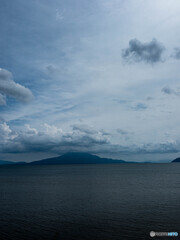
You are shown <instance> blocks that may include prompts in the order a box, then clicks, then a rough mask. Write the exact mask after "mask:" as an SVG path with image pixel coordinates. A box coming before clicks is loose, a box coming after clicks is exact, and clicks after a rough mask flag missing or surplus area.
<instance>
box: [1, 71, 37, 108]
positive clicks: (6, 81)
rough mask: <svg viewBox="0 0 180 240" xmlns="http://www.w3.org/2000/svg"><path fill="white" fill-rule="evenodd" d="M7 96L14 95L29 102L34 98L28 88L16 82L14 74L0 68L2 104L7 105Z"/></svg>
mask: <svg viewBox="0 0 180 240" xmlns="http://www.w3.org/2000/svg"><path fill="white" fill-rule="evenodd" d="M2 95H3V96H2ZM5 96H9V97H13V98H15V99H16V100H18V101H21V102H29V101H30V100H31V99H32V98H33V95H32V93H31V91H30V90H29V89H28V88H25V87H24V86H22V85H20V84H18V83H16V82H14V80H13V77H12V74H11V73H10V72H9V71H7V70H5V69H2V68H0V105H5V103H6V102H5Z"/></svg>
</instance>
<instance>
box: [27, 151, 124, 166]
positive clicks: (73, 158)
mask: <svg viewBox="0 0 180 240" xmlns="http://www.w3.org/2000/svg"><path fill="white" fill-rule="evenodd" d="M100 163H125V161H123V160H115V159H111V158H101V157H98V156H96V155H92V154H89V153H82V152H74V153H73V152H70V153H66V154H64V155H62V156H59V157H54V158H47V159H43V160H39V161H33V162H31V163H29V164H33V165H40V164H100Z"/></svg>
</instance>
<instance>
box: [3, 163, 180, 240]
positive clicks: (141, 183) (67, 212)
mask: <svg viewBox="0 0 180 240" xmlns="http://www.w3.org/2000/svg"><path fill="white" fill-rule="evenodd" d="M179 176H180V164H110V165H104V164H103V165H99V164H96V165H54V166H52V165H51V166H48V165H45V166H3V167H0V192H1V198H0V212H1V215H0V239H2V240H12V239H13V240H30V239H33V240H41V239H42V240H44V239H45V240H58V239H59V240H60V239H62V240H76V239H77V240H81V239H82V240H84V239H87V240H97V239H98V240H99V239H103V240H109V239H111V240H115V239H116V240H119V239H123V240H126V239H143V240H145V239H150V237H149V232H150V231H165V232H168V231H176V232H178V231H179V232H180V221H179V219H180V211H179V205H180V204H179V203H180V188H179V183H180V177H179ZM163 239H166V238H163ZM167 239H170V238H167ZM171 239H172V238H171ZM173 239H176V238H173ZM177 239H178V238H177Z"/></svg>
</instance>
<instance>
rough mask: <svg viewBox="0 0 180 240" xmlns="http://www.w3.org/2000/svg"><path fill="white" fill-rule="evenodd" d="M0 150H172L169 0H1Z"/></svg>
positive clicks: (177, 48)
mask: <svg viewBox="0 0 180 240" xmlns="http://www.w3.org/2000/svg"><path fill="white" fill-rule="evenodd" d="M0 24H1V30H0V31H1V34H0V53H1V54H0V159H1V160H11V161H27V162H29V161H33V160H37V159H42V158H46V157H51V156H58V155H62V154H64V153H66V152H69V151H75V152H76V151H78V152H89V153H92V154H97V155H98V156H103V157H112V158H115V159H123V160H126V161H138V162H142V161H154V162H161V161H165V162H166V161H170V160H173V159H174V158H176V157H179V156H180V137H179V136H180V124H179V123H180V107H179V103H180V33H179V29H180V1H179V0H172V1H168V0H156V1H155V0H154V1H152V0H138V1H134V0H111V1H109V0H91V1H89V0H53V1H51V3H50V2H49V1H48V0H32V1H24V0H15V1H12V0H1V8H0Z"/></svg>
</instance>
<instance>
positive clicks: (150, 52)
mask: <svg viewBox="0 0 180 240" xmlns="http://www.w3.org/2000/svg"><path fill="white" fill-rule="evenodd" d="M164 50H165V48H164V46H163V45H162V44H161V43H159V42H158V41H157V40H156V39H153V40H152V41H151V42H147V43H142V42H140V41H139V40H137V39H132V40H130V41H129V47H128V48H126V49H123V50H122V57H123V59H124V60H126V61H128V62H132V61H134V62H141V61H144V62H146V63H156V62H159V61H162V53H163V51H164Z"/></svg>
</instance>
